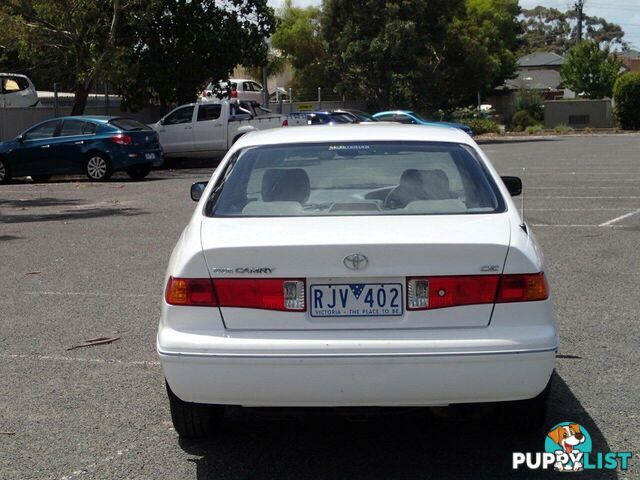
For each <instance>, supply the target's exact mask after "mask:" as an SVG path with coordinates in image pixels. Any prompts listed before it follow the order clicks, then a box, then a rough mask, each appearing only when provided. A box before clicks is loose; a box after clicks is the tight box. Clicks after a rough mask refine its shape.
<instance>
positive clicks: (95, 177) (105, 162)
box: [84, 153, 113, 182]
mask: <svg viewBox="0 0 640 480" xmlns="http://www.w3.org/2000/svg"><path fill="white" fill-rule="evenodd" d="M84 171H85V173H86V174H87V178H88V179H89V180H91V181H92V182H104V181H106V180H109V178H111V175H112V174H113V168H112V167H111V162H110V161H109V159H108V158H107V157H106V156H105V155H103V154H102V153H91V154H89V156H88V157H87V161H86V162H85V164H84Z"/></svg>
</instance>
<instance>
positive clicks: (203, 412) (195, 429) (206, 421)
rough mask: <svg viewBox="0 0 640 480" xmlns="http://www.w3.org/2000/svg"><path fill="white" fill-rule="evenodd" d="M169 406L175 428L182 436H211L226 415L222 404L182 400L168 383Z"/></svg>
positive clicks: (198, 437)
mask: <svg viewBox="0 0 640 480" xmlns="http://www.w3.org/2000/svg"><path fill="white" fill-rule="evenodd" d="M167 395H168V396H169V408H170V410H171V420H172V421H173V428H175V430H176V432H178V435H179V436H180V437H181V438H185V439H201V438H207V437H211V436H212V435H213V433H214V432H215V431H216V425H217V424H219V423H220V422H221V420H222V417H223V415H224V407H223V406H221V405H205V404H201V403H191V402H185V401H183V400H180V399H179V398H178V397H177V396H176V394H175V393H173V391H172V390H171V388H170V387H169V384H168V383H167Z"/></svg>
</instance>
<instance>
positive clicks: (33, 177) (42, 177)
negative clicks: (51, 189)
mask: <svg viewBox="0 0 640 480" xmlns="http://www.w3.org/2000/svg"><path fill="white" fill-rule="evenodd" d="M50 178H51V175H31V180H33V181H34V182H46V181H47V180H49V179H50Z"/></svg>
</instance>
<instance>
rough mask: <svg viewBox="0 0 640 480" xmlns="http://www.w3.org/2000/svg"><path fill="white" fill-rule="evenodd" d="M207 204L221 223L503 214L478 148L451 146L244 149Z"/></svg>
mask: <svg viewBox="0 0 640 480" xmlns="http://www.w3.org/2000/svg"><path fill="white" fill-rule="evenodd" d="M223 176H224V179H223V180H221V181H219V183H218V185H217V186H216V188H214V190H213V193H212V195H211V197H210V199H209V202H208V204H207V214H208V215H210V216H216V217H278V216H304V217H307V216H333V215H438V214H476V213H493V212H500V211H504V208H505V207H504V203H503V201H502V198H501V196H500V193H499V191H498V190H497V187H496V186H495V184H494V183H493V181H492V180H491V179H490V177H489V175H488V173H487V172H486V171H485V169H484V167H483V165H482V164H481V163H480V161H479V159H478V158H477V157H476V155H475V153H474V151H473V149H471V148H470V147H467V146H464V145H458V144H453V143H424V142H420V143H418V142H415V143H407V142H402V143H392V142H373V143H335V144H291V145H280V146H262V147H253V148H247V149H244V150H241V151H239V152H237V153H236V154H235V155H234V157H233V158H232V159H231V160H230V162H229V163H228V167H227V169H226V171H225V173H224V175H223Z"/></svg>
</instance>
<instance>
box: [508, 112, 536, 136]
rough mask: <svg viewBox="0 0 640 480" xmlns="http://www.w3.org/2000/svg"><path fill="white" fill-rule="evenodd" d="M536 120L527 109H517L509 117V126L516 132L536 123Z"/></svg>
mask: <svg viewBox="0 0 640 480" xmlns="http://www.w3.org/2000/svg"><path fill="white" fill-rule="evenodd" d="M537 123H538V122H537V121H536V119H535V118H533V116H532V115H531V113H529V112H528V111H527V110H518V111H517V112H516V113H514V114H513V116H512V117H511V128H513V129H514V130H515V131H517V132H521V131H523V130H524V129H525V128H527V127H531V126H533V125H536V124H537Z"/></svg>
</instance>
